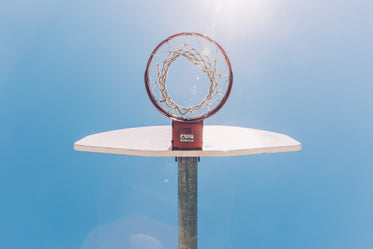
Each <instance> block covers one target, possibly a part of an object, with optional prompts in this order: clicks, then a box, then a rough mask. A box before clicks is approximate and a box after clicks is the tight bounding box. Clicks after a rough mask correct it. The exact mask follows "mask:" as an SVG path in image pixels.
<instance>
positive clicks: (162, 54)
mask: <svg viewBox="0 0 373 249" xmlns="http://www.w3.org/2000/svg"><path fill="white" fill-rule="evenodd" d="M178 58H185V59H187V61H189V62H190V63H192V64H194V65H196V66H198V67H199V68H200V70H201V71H202V72H203V73H204V74H205V75H206V76H207V78H208V80H209V83H210V84H209V87H208V91H207V93H206V96H205V97H204V98H203V99H202V100H200V102H199V103H198V104H194V105H190V106H185V105H181V104H180V103H178V101H177V100H176V99H175V98H174V97H173V96H170V94H169V91H168V88H167V84H166V83H167V77H168V73H169V70H170V66H171V64H172V63H174V62H175V61H176V60H177V59H178ZM232 83H233V73H232V68H231V64H230V62H229V59H228V56H227V54H226V53H225V51H224V49H223V48H222V47H221V46H220V45H219V44H218V43H217V42H216V41H214V40H213V39H211V38H210V37H208V36H206V35H202V34H198V33H187V32H185V33H180V34H176V35H173V36H170V37H168V38H167V39H165V40H164V41H162V42H161V43H160V44H159V45H158V46H157V47H156V48H155V49H154V51H153V52H152V54H151V56H150V58H149V60H148V64H147V67H146V71H145V87H146V91H147V93H148V96H149V98H150V100H151V102H152V103H153V104H154V106H155V107H156V108H157V109H158V110H159V111H160V112H161V113H162V114H164V115H166V116H167V117H169V118H171V119H172V127H173V133H172V147H173V149H174V150H196V149H197V150H201V149H202V133H203V120H204V119H206V118H208V117H210V116H212V115H214V114H215V113H216V112H217V111H219V110H220V108H221V107H222V106H223V105H224V104H225V102H226V101H227V99H228V97H229V94H230V92H231V89H232ZM180 88H183V86H182V85H181V86H180Z"/></svg>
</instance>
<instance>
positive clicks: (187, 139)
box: [180, 134, 194, 143]
mask: <svg viewBox="0 0 373 249" xmlns="http://www.w3.org/2000/svg"><path fill="white" fill-rule="evenodd" d="M180 142H187V143H192V142H194V136H193V134H180Z"/></svg>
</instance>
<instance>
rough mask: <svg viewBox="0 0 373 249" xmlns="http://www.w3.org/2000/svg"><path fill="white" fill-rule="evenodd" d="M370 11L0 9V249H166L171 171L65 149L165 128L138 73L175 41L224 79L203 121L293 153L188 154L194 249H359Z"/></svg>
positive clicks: (367, 183) (367, 133) (115, 4)
mask: <svg viewBox="0 0 373 249" xmlns="http://www.w3.org/2000/svg"><path fill="white" fill-rule="evenodd" d="M372 11H373V4H372V3H371V2H369V1H364V0H357V1H345V0H342V1H320V0H316V1H291V0H280V1H273V0H264V1H259V0H248V1H243V0H241V1H240V0H236V1H235V0H231V1H228V0H226V1H213V0H200V1H196V0H189V1H152V0H148V1H144V0H140V1H124V0H122V1H119V0H110V1H86V0H78V1H70V0H67V1H52V0H49V1H47V0H34V1H28V0H27V1H26V0H23V1H22V0H21V1H7V0H5V1H2V2H1V4H0V130H1V135H0V141H1V143H0V153H1V161H0V176H1V181H0V197H1V199H0V220H1V222H0V237H1V240H0V243H1V244H0V248H4V249H15V248H17V249H19V248H25V249H26V248H27V249H65V248H66V249H67V248H69V249H71V248H79V249H80V248H82V249H87V248H89V249H96V248H100V249H101V248H105V249H107V248H113V249H116V248H129V249H147V248H153V249H158V248H162V249H168V248H177V196H176V194H177V192H176V191H177V190H176V188H177V185H176V184H177V182H176V174H177V172H176V170H177V167H176V163H175V162H174V159H173V158H145V157H134V156H119V155H109V154H96V153H86V152H77V151H74V150H73V143H74V142H75V141H77V140H79V139H80V138H82V137H84V136H86V135H89V134H93V133H97V132H102V131H107V130H113V129H121V128H129V127H138V126H148V125H167V124H169V123H170V121H169V120H168V119H167V118H166V117H164V116H163V115H162V114H160V113H159V112H158V111H157V110H156V109H155V108H154V107H153V105H152V104H151V102H150V101H149V100H148V97H147V95H146V92H145V88H144V84H143V74H144V71H145V67H146V62H147V59H148V57H149V55H150V53H151V51H152V50H153V49H154V47H155V46H156V45H157V44H158V43H159V42H160V41H162V40H163V39H164V38H166V37H168V36H170V35H172V34H175V33H179V32H184V31H194V32H199V33H205V34H207V35H209V36H211V37H213V38H215V39H216V40H217V41H218V42H219V43H220V44H221V45H222V46H223V48H224V49H225V50H226V51H227V53H228V55H229V58H230V60H231V63H232V67H233V73H234V82H233V89H232V93H231V96H230V98H229V100H228V101H227V103H226V105H225V106H224V107H223V108H222V109H221V111H220V112H219V113H218V114H216V115H215V116H213V117H212V118H210V119H208V120H206V124H220V125H234V126H243V127H250V128H257V129H264V130H270V131H275V132H280V133H285V134H287V135H290V136H292V137H294V138H295V139H297V140H299V141H300V142H302V144H303V150H302V151H300V152H292V153H279V154H266V155H254V156H240V157H230V158H203V159H202V160H201V162H200V164H199V227H198V229H199V248H214V249H233V248H234V249H241V248H242V249H244V248H245V249H246V248H255V249H262V248H263V249H267V248H286V249H300V248H302V249H316V248H317V249H324V248H325V249H356V248H358V249H368V248H369V249H370V248H372V247H373V211H372V210H373V197H372V196H373V195H372V189H373V182H372V179H373V169H372V157H371V154H372V152H373V151H372V145H371V141H372V139H373V135H372V131H371V127H372V126H373V118H372V114H371V113H372V111H371V109H372V107H373V98H372V97H371V96H372V90H373V85H372V82H373V66H372V65H373V52H372V46H371V44H373V32H372V28H373V25H372V23H373V16H372V15H371V13H372Z"/></svg>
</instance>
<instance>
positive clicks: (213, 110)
mask: <svg viewBox="0 0 373 249" xmlns="http://www.w3.org/2000/svg"><path fill="white" fill-rule="evenodd" d="M186 35H195V36H199V37H202V38H204V39H206V40H208V41H210V42H211V43H213V44H214V45H216V46H217V47H218V49H219V50H220V52H221V53H222V54H223V56H224V58H225V61H226V63H227V66H228V71H229V81H228V87H227V91H226V92H225V94H224V97H223V98H222V100H221V101H220V103H219V104H218V105H217V106H216V107H215V108H214V109H212V110H210V111H209V112H208V113H206V114H203V115H200V116H197V117H193V118H184V117H180V116H177V115H174V114H172V113H170V112H168V111H167V110H165V109H163V108H162V107H161V106H160V105H159V104H158V102H157V101H156V100H155V97H154V95H153V94H152V92H151V90H150V87H149V81H150V79H149V68H150V65H151V62H152V60H153V56H154V55H155V54H156V53H157V51H158V50H159V49H160V48H161V47H162V46H163V45H164V44H165V43H166V42H168V41H169V40H172V39H174V38H176V37H180V36H186ZM144 81H145V88H146V92H147V94H148V97H149V99H150V100H151V102H152V103H153V105H154V106H155V107H156V108H157V109H158V111H160V112H161V113H162V114H164V115H165V116H167V117H169V118H171V119H173V120H177V121H182V122H193V121H198V120H203V119H206V118H208V117H211V116H212V115H214V114H215V113H216V112H218V111H219V110H220V109H221V108H222V107H223V105H224V104H225V102H226V101H227V99H228V97H229V95H230V93H231V90H232V84H233V72H232V67H231V63H230V61H229V58H228V56H227V54H226V52H225V51H224V49H223V48H222V47H221V46H220V45H219V43H217V42H216V41H215V40H213V39H211V38H210V37H208V36H207V35H203V34H199V33H195V32H183V33H179V34H175V35H172V36H170V37H168V38H167V39H165V40H163V41H162V42H161V43H159V45H158V46H157V47H156V48H155V49H154V50H153V52H152V54H151V55H150V57H149V60H148V64H147V66H146V70H145V75H144Z"/></svg>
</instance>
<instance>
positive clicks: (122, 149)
mask: <svg viewBox="0 0 373 249" xmlns="http://www.w3.org/2000/svg"><path fill="white" fill-rule="evenodd" d="M171 134H172V128H171V126H149V127H139V128H129V129H121V130H113V131H107V132H102V133H97V134H94V135H90V136H87V137H85V138H83V139H81V140H79V141H77V142H76V143H75V144H74V149H75V150H79V151H89V152H101V153H111V154H123V155H134V156H151V157H219V156H239V155H250V154H262V153H275V152H287V151H298V150H301V144H300V143H299V142H298V141H296V140H294V139H292V138H291V137H289V136H286V135H283V134H280V133H275V132H270V131H263V130H257V129H250V128H241V127H232V126H217V125H205V126H204V127H203V148H202V150H172V146H171Z"/></svg>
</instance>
